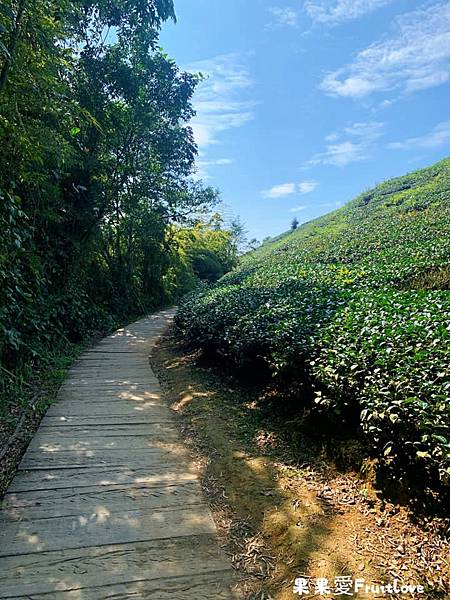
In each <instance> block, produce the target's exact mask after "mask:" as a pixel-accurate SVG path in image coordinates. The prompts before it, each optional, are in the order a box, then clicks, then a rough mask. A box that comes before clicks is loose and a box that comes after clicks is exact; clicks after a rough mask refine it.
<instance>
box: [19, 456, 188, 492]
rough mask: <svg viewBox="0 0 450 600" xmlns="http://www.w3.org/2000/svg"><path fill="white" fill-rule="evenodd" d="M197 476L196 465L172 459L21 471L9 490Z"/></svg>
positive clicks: (155, 481) (159, 481) (168, 480)
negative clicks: (190, 466) (191, 466)
mask: <svg viewBox="0 0 450 600" xmlns="http://www.w3.org/2000/svg"><path fill="white" fill-rule="evenodd" d="M192 480H197V475H196V473H195V470H194V469H191V470H189V469H186V465H177V464H173V463H171V464H170V465H167V464H160V465H148V466H146V467H140V468H139V467H134V466H133V467H132V468H130V467H91V468H84V469H80V468H73V469H72V468H71V469H37V470H35V471H18V473H17V475H16V476H15V478H14V479H13V481H12V483H11V485H10V487H9V491H10V492H22V491H29V490H56V489H64V488H80V487H85V486H92V485H95V486H105V485H117V484H124V485H135V484H145V485H152V484H160V485H164V484H167V483H174V482H180V481H192Z"/></svg>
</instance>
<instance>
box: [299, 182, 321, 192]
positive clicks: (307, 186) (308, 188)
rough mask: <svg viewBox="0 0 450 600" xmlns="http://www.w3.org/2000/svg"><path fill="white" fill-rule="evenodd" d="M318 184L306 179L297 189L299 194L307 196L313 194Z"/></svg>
mask: <svg viewBox="0 0 450 600" xmlns="http://www.w3.org/2000/svg"><path fill="white" fill-rule="evenodd" d="M318 185H319V184H318V183H317V181H314V179H308V180H306V181H301V182H300V183H299V184H298V186H297V188H298V191H299V193H300V194H309V193H310V192H313V191H314V190H315V189H316V188H317V186H318Z"/></svg>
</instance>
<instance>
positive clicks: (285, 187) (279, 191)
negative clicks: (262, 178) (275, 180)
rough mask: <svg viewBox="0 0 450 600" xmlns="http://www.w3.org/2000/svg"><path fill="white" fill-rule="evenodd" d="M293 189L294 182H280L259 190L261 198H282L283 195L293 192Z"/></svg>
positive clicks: (294, 187)
mask: <svg viewBox="0 0 450 600" xmlns="http://www.w3.org/2000/svg"><path fill="white" fill-rule="evenodd" d="M295 190H296V185H295V183H280V184H278V185H274V186H272V187H271V188H269V189H268V190H263V191H262V192H261V196H262V197H263V198H282V197H283V196H290V195H291V194H295Z"/></svg>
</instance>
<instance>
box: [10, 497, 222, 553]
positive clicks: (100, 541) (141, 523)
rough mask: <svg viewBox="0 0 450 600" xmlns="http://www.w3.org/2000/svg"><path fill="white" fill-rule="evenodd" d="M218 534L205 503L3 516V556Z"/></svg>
mask: <svg viewBox="0 0 450 600" xmlns="http://www.w3.org/2000/svg"><path fill="white" fill-rule="evenodd" d="M214 531H215V530H214V524H213V522H212V519H211V516H210V514H209V512H208V510H207V509H206V507H205V506H204V505H202V504H197V505H194V506H186V507H181V508H180V507H168V508H160V509H149V510H148V509H141V510H122V512H114V513H111V512H110V511H109V510H108V508H107V507H106V506H99V507H98V510H96V511H95V512H88V513H86V514H80V515H76V516H69V517H50V518H45V519H33V520H31V521H29V520H21V521H17V520H15V519H11V518H10V517H8V515H5V514H2V517H1V519H0V557H2V556H13V555H20V554H32V553H35V552H46V551H48V550H61V549H64V548H88V547H89V546H98V545H106V544H130V543H134V542H143V541H147V540H157V539H165V538H176V537H179V536H189V535H199V534H202V533H214Z"/></svg>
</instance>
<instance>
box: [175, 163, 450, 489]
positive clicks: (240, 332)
mask: <svg viewBox="0 0 450 600" xmlns="http://www.w3.org/2000/svg"><path fill="white" fill-rule="evenodd" d="M449 289H450V159H445V160H443V161H441V162H439V163H437V164H436V165H434V166H432V167H430V168H427V169H424V170H421V171H416V172H414V173H410V174H408V175H406V176H404V177H398V178H395V179H392V180H389V181H386V182H384V183H382V184H381V185H378V186H377V187H375V188H374V189H372V190H370V191H368V192H365V193H363V194H361V195H360V196H358V197H357V198H355V199H354V200H352V201H351V202H349V203H348V204H347V205H346V206H344V207H343V208H340V209H338V210H336V211H334V212H333V213H330V214H328V215H326V216H324V217H321V218H319V219H316V220H314V221H311V222H310V223H307V224H305V225H303V226H301V227H299V228H298V229H297V230H296V231H294V232H292V233H290V234H285V235H284V236H280V238H279V239H278V240H276V241H274V242H272V243H268V244H265V245H263V246H262V247H260V248H259V249H258V250H256V251H254V252H252V253H250V254H248V255H247V256H245V257H244V258H243V259H242V261H241V264H240V266H239V267H238V268H237V269H235V270H234V271H232V272H231V273H229V274H228V275H226V276H225V277H223V278H222V279H221V280H219V282H218V283H217V284H216V285H214V286H212V287H208V288H203V289H201V290H200V291H199V292H197V293H196V294H193V295H191V296H189V297H188V298H187V299H186V300H185V302H184V303H183V304H182V306H181V307H180V310H179V313H178V316H177V327H178V329H179V331H180V332H181V334H182V335H183V336H184V337H185V339H187V340H188V341H189V342H191V343H192V344H194V345H196V346H199V347H203V348H205V349H213V350H216V351H219V352H221V353H222V354H224V355H226V356H227V357H228V358H229V359H231V360H232V361H233V362H234V363H235V364H236V365H237V366H255V365H261V361H263V362H264V363H265V365H267V367H268V369H270V370H271V371H272V373H273V376H274V378H275V381H277V378H278V381H280V382H283V383H284V384H285V383H286V382H289V384H290V387H291V389H295V390H297V392H296V401H297V402H298V403H299V407H300V406H305V405H310V406H312V407H313V409H314V410H316V411H324V412H326V413H327V415H328V416H329V417H330V418H331V420H332V421H333V420H334V422H335V423H337V424H339V423H340V422H347V423H349V422H350V421H352V420H353V423H354V421H355V415H356V420H357V423H358V425H357V426H358V428H359V431H360V433H361V434H362V435H363V436H365V438H366V440H367V445H368V447H370V448H371V451H372V453H373V454H374V455H376V456H377V457H378V458H379V459H380V460H381V461H384V463H385V464H389V465H391V466H392V467H394V468H398V469H401V468H407V469H408V470H409V471H412V472H415V473H416V474H420V477H422V476H424V477H425V478H428V477H429V480H430V481H433V480H434V481H437V479H438V478H439V480H440V482H441V483H444V485H445V484H448V482H449V479H450V428H449V421H450V418H449V417H450V291H449Z"/></svg>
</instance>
